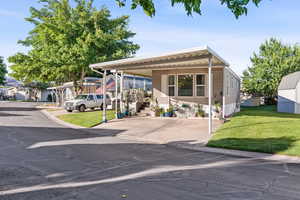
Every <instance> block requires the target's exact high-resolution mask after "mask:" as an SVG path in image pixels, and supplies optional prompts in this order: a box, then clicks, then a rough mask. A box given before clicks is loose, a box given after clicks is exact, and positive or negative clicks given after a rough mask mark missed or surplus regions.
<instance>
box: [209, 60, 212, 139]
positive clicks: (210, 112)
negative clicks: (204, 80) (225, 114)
mask: <svg viewBox="0 0 300 200" xmlns="http://www.w3.org/2000/svg"><path fill="white" fill-rule="evenodd" d="M211 67H212V61H211V56H210V57H209V58H208V133H209V135H211V134H212V102H211V101H212V88H211V83H212V80H211Z"/></svg>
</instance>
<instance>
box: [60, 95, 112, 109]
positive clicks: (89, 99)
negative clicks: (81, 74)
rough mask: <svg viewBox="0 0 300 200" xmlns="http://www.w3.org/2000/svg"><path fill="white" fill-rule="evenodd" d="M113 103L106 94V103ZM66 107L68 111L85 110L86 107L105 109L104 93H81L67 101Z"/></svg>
mask: <svg viewBox="0 0 300 200" xmlns="http://www.w3.org/2000/svg"><path fill="white" fill-rule="evenodd" d="M110 103H111V100H110V97H109V96H108V95H106V105H109V104H110ZM64 108H65V110H66V111H68V112H72V111H73V110H78V111H79V112H84V111H85V110H86V109H88V108H90V109H92V110H93V109H95V108H101V109H103V95H102V94H80V95H78V96H76V97H75V99H74V100H70V101H66V102H65V103H64Z"/></svg>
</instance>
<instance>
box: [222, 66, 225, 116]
mask: <svg viewBox="0 0 300 200" xmlns="http://www.w3.org/2000/svg"><path fill="white" fill-rule="evenodd" d="M225 69H226V66H225V67H224V68H223V96H222V104H223V105H222V118H223V119H225V106H226V104H225V100H226V97H225V90H226V87H225V84H226V80H225V76H226V74H225Z"/></svg>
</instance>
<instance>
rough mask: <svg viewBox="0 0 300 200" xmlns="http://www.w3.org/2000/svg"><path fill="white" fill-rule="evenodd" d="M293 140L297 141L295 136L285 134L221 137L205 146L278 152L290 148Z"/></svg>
mask: <svg viewBox="0 0 300 200" xmlns="http://www.w3.org/2000/svg"><path fill="white" fill-rule="evenodd" d="M295 142H297V139H296V138H294V137H286V136H285V137H270V138H222V139H213V140H210V141H209V142H208V144H207V146H209V147H220V148H227V149H236V150H244V151H256V152H263V153H278V152H282V151H286V150H288V149H290V148H292V147H293V146H294V143H295Z"/></svg>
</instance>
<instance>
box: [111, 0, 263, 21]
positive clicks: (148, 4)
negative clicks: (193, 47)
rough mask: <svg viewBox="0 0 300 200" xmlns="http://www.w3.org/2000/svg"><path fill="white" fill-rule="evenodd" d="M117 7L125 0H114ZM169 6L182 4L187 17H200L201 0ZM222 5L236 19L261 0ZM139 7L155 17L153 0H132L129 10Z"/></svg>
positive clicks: (175, 1)
mask: <svg viewBox="0 0 300 200" xmlns="http://www.w3.org/2000/svg"><path fill="white" fill-rule="evenodd" d="M115 1H116V2H117V3H118V4H119V6H125V5H126V0H115ZM170 1H171V5H172V6H174V5H175V4H183V6H184V9H185V11H186V13H187V15H192V13H198V14H200V15H201V4H202V0H170ZM219 1H220V3H221V4H222V5H225V6H226V7H227V8H228V9H229V10H230V11H231V12H232V13H233V14H234V15H235V17H236V18H238V17H239V16H241V15H246V14H247V11H248V9H247V6H248V5H249V4H250V3H251V2H252V3H254V4H255V5H256V6H258V5H259V3H260V2H261V1H262V0H219ZM138 6H141V7H142V8H143V10H144V11H145V13H146V14H147V15H149V16H151V17H152V16H154V15H155V5H154V2H153V0H132V1H131V9H135V8H137V7H138Z"/></svg>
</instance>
